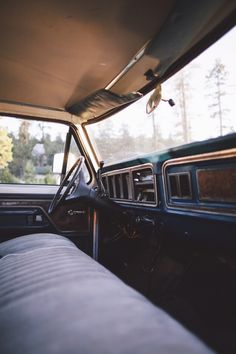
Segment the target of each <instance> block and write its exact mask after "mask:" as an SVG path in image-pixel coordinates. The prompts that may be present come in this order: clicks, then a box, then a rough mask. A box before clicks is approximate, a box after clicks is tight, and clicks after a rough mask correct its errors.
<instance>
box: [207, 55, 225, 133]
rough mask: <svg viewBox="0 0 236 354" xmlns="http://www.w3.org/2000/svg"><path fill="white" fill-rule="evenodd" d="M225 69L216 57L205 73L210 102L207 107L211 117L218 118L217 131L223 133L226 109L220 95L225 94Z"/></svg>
mask: <svg viewBox="0 0 236 354" xmlns="http://www.w3.org/2000/svg"><path fill="white" fill-rule="evenodd" d="M227 75H228V73H227V71H226V69H225V65H224V64H222V63H221V61H220V59H216V61H215V64H214V66H213V68H212V69H211V70H210V71H209V73H208V74H207V75H206V79H207V84H208V87H209V90H210V94H209V96H210V97H211V103H210V105H209V108H210V110H211V112H212V113H211V116H212V118H213V119H218V120H219V133H220V135H223V128H224V124H223V120H224V115H225V113H226V110H225V109H224V108H223V100H222V97H223V96H224V95H225V91H224V90H225V85H226V80H227Z"/></svg>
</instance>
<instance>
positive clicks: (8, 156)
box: [0, 128, 12, 169]
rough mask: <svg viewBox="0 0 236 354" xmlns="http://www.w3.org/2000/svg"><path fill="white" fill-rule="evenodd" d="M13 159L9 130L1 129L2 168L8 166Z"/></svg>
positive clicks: (0, 156) (0, 160) (0, 165)
mask: <svg viewBox="0 0 236 354" xmlns="http://www.w3.org/2000/svg"><path fill="white" fill-rule="evenodd" d="M11 161H12V139H11V138H10V137H9V136H8V134H7V130H6V129H3V128H1V129H0V169H3V168H5V167H7V165H8V163H9V162H11Z"/></svg>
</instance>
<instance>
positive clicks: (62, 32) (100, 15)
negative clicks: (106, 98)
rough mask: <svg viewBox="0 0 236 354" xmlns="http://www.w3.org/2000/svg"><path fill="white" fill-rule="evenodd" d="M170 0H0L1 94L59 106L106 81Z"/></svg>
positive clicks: (147, 33)
mask: <svg viewBox="0 0 236 354" xmlns="http://www.w3.org/2000/svg"><path fill="white" fill-rule="evenodd" d="M173 2H174V1H173V0H158V1H157V0H146V1H138V2H137V1H133V0H122V1H112V0H110V1H104V0H99V1H91V0H87V1H78V0H66V1H60V0H54V1H44V0H40V1H32V0H28V1H27V0H21V1H19V0H16V1H11V0H8V1H4V3H1V9H0V43H1V54H0V77H1V80H0V99H1V100H7V101H11V102H12V101H13V102H21V103H27V104H32V105H39V106H44V107H51V108H57V109H64V108H65V106H66V105H70V104H73V103H74V102H76V101H78V100H80V99H81V98H83V97H85V96H87V95H89V94H90V93H91V92H94V91H95V90H97V89H100V88H103V87H105V86H106V85H107V84H108V83H109V82H110V81H111V80H112V79H113V78H114V77H115V76H116V75H117V74H119V72H120V71H121V70H122V69H123V67H124V66H126V64H127V63H128V62H129V61H130V60H131V58H132V57H133V56H134V55H135V54H136V52H137V51H138V50H139V49H140V48H141V47H142V46H143V45H144V44H145V43H146V42H147V41H148V40H149V39H150V38H151V37H152V36H153V35H154V34H155V33H156V31H157V30H158V29H159V27H160V25H161V24H162V23H163V21H164V20H165V18H166V16H167V14H168V12H169V10H170V6H171V5H172V4H173Z"/></svg>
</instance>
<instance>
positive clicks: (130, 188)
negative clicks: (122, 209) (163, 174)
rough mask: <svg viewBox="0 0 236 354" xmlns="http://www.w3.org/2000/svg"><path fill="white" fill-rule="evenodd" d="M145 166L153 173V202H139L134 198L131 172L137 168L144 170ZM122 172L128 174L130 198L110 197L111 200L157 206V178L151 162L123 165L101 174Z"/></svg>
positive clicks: (104, 175) (108, 174)
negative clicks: (123, 166) (129, 165)
mask: <svg viewBox="0 0 236 354" xmlns="http://www.w3.org/2000/svg"><path fill="white" fill-rule="evenodd" d="M146 168H150V169H151V171H152V174H153V184H154V198H155V201H154V202H146V203H144V202H139V201H135V200H134V196H135V192H134V184H133V176H132V173H133V172H134V171H137V170H144V169H146ZM122 173H128V174H129V189H128V194H129V196H130V197H131V199H121V198H111V199H112V200H115V201H116V202H118V203H121V204H130V205H136V206H149V207H156V206H158V202H159V200H158V195H157V179H156V175H155V173H154V171H153V164H151V163H145V164H142V165H136V166H131V167H125V168H121V169H117V170H113V171H108V172H105V173H103V174H102V177H108V176H115V175H117V174H122Z"/></svg>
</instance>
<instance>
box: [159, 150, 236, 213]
mask: <svg viewBox="0 0 236 354" xmlns="http://www.w3.org/2000/svg"><path fill="white" fill-rule="evenodd" d="M233 157H236V148H233V149H227V150H221V151H215V152H211V153H204V154H198V155H191V156H185V157H180V158H176V159H170V160H167V161H166V162H165V163H164V164H163V166H162V181H163V187H164V188H163V191H164V203H165V206H166V207H167V208H168V209H169V210H171V211H176V210H179V211H189V212H193V213H196V212H198V213H202V214H212V215H219V213H220V214H222V215H226V216H235V213H236V212H235V211H233V210H232V211H231V212H230V210H229V211H228V210H227V209H225V210H222V209H221V210H216V211H213V210H212V208H213V207H212V206H206V205H196V207H195V206H193V205H191V204H190V203H189V205H188V206H187V205H181V204H179V203H178V204H177V203H176V202H175V203H174V202H172V203H171V204H170V203H169V202H168V185H167V180H166V179H167V173H166V169H167V167H169V166H178V165H185V164H187V163H195V162H201V161H212V160H219V159H229V158H233ZM191 188H192V186H191ZM205 209H207V210H205Z"/></svg>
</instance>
